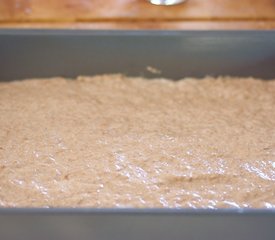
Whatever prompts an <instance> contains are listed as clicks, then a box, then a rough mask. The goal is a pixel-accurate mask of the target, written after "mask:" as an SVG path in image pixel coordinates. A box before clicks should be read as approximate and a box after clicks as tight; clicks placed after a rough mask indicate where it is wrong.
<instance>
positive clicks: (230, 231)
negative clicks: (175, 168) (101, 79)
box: [0, 30, 275, 240]
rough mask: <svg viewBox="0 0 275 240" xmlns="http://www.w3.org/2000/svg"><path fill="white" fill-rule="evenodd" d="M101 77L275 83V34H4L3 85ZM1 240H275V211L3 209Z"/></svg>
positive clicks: (0, 54)
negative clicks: (220, 77)
mask: <svg viewBox="0 0 275 240" xmlns="http://www.w3.org/2000/svg"><path fill="white" fill-rule="evenodd" d="M148 66H151V67H153V68H156V69H159V70H161V74H154V73H152V72H150V71H148ZM102 73H124V74H127V75H131V76H136V75H141V76H145V77H149V78H150V77H166V78H171V79H179V78H182V77H187V76H192V77H203V76H205V75H211V76H218V75H231V76H244V77H248V76H253V77H259V78H263V79H272V78H275V32H274V31H243V32H238V31H230V32H228V31H220V32H215V31H214V32H213V31H203V32H200V31H197V32H192V31H184V32H175V31H80V30H0V81H10V80H15V79H23V78H32V77H52V76H65V77H75V76H77V75H94V74H102ZM0 127H1V126H0ZM0 191H1V186H0ZM0 239H1V240H2V239H3V240H4V239H31V240H32V239H79V240H80V239H99V240H111V239H112V240H121V239H134V240H137V239H150V240H154V239H158V240H167V239H181V240H182V239H188V240H189V239H190V240H191V239H194V240H215V239H217V240H218V239H219V240H220V239H223V240H231V239H232V240H233V239H234V240H251V239H261V240H274V239H275V209H258V210H256V209H218V210H210V209H208V210H206V209H34V208H25V209H17V208H2V209H0Z"/></svg>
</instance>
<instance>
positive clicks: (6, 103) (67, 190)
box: [0, 75, 275, 208]
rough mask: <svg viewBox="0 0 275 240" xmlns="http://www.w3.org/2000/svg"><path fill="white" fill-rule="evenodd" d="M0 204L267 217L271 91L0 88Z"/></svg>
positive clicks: (177, 86)
mask: <svg viewBox="0 0 275 240" xmlns="http://www.w3.org/2000/svg"><path fill="white" fill-rule="evenodd" d="M0 206H2V207H13V206H16V207H24V206H29V207H30V206H36V207H37V206H42V207H53V206H58V207H61V206H66V207H84V206H85V207H86V206H89V207H194V208H200V207H203V208H224V207H225V208H228V207H234V208H235V207H253V208H254V207H255V208H259V207H266V208H270V207H275V81H261V80H254V79H251V78H250V79H234V78H219V79H213V78H205V79H203V80H195V79H186V80H182V81H178V82H173V81H168V80H161V79H159V80H152V81H148V80H144V79H141V78H127V77H123V76H121V75H109V76H96V77H79V78H78V79H77V80H66V79H63V78H52V79H44V80H41V79H33V80H25V81H17V82H11V83H1V84H0Z"/></svg>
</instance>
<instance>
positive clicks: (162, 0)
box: [149, 0, 186, 6]
mask: <svg viewBox="0 0 275 240" xmlns="http://www.w3.org/2000/svg"><path fill="white" fill-rule="evenodd" d="M185 1H186V0H149V2H150V3H152V4H155V5H167V6H168V5H175V4H179V3H183V2H185Z"/></svg>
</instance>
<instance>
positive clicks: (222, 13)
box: [0, 0, 275, 29]
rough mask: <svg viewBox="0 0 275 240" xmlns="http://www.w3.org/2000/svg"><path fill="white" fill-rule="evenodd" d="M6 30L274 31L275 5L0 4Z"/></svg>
mask: <svg viewBox="0 0 275 240" xmlns="http://www.w3.org/2000/svg"><path fill="white" fill-rule="evenodd" d="M0 27H2V28H14V27H20V28H89V29H275V1H274V0H188V1H187V2H186V3H184V4H180V5H177V6H155V5H152V4H150V3H149V2H148V1H147V0H0Z"/></svg>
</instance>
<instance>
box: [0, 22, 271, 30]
mask: <svg viewBox="0 0 275 240" xmlns="http://www.w3.org/2000/svg"><path fill="white" fill-rule="evenodd" d="M0 28H23V29H28V28H39V29H40V28H42V29H43V28H44V29H47V28H54V29H96V30H102V29H105V30H110V29H111V30H139V29H144V30H158V29H160V30H209V29H211V30H236V29H238V30H255V29H261V30H270V29H275V21H187V22H185V21H183V22H181V21H179V22H173V21H144V22H143V21H142V22H115V21H114V22H90V23H69V22H68V23H2V24H0Z"/></svg>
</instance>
